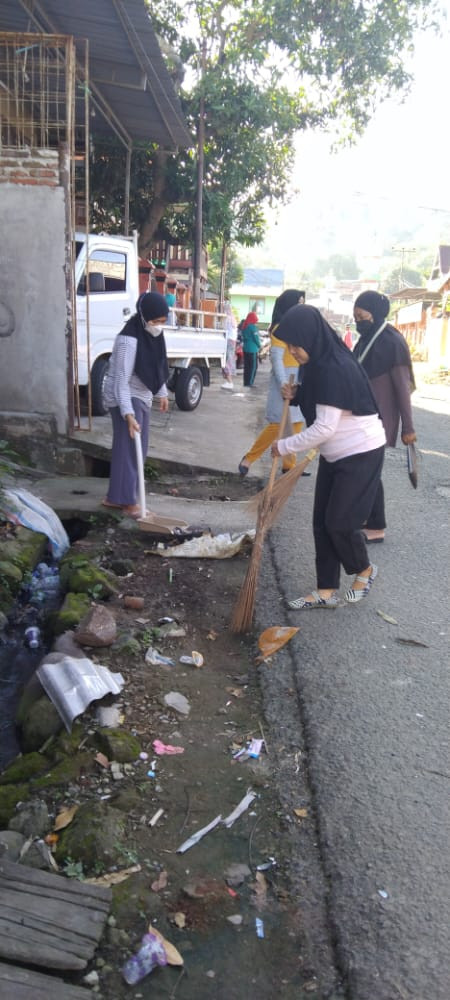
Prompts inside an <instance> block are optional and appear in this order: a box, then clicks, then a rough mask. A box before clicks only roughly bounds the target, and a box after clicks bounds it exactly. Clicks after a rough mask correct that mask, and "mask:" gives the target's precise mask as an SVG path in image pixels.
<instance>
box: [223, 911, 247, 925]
mask: <svg viewBox="0 0 450 1000" xmlns="http://www.w3.org/2000/svg"><path fill="white" fill-rule="evenodd" d="M227 920H228V922H229V923H230V924H234V926H235V927H240V926H241V924H242V920H243V917H242V915H241V914H240V913H233V914H232V915H231V917H227Z"/></svg>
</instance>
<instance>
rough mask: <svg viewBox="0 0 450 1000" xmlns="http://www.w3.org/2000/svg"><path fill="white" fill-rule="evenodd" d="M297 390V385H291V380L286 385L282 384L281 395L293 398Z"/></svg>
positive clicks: (284, 397) (285, 397)
mask: <svg viewBox="0 0 450 1000" xmlns="http://www.w3.org/2000/svg"><path fill="white" fill-rule="evenodd" d="M296 392H297V386H296V385H290V383H289V382H285V383H284V385H282V386H281V395H282V397H283V399H293V398H294V396H295V393H296Z"/></svg>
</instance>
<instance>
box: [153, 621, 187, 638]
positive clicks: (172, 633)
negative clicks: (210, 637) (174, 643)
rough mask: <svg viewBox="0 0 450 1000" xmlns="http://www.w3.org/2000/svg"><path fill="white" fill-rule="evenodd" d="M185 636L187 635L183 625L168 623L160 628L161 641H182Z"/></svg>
mask: <svg viewBox="0 0 450 1000" xmlns="http://www.w3.org/2000/svg"><path fill="white" fill-rule="evenodd" d="M185 635H187V632H186V629H185V628H183V626H182V625H177V623H176V622H166V624H165V625H161V626H160V628H159V638H160V639H182V638H183V636H185Z"/></svg>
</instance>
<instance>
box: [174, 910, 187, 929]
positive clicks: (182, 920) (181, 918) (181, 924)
mask: <svg viewBox="0 0 450 1000" xmlns="http://www.w3.org/2000/svg"><path fill="white" fill-rule="evenodd" d="M173 922H174V924H176V926H177V927H178V928H179V929H180V931H182V930H184V928H185V927H186V914H185V913H182V912H181V910H178V911H177V913H174V916H173Z"/></svg>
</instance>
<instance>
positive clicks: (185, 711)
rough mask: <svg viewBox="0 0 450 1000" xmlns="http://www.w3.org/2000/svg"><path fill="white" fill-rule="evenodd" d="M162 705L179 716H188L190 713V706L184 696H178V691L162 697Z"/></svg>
mask: <svg viewBox="0 0 450 1000" xmlns="http://www.w3.org/2000/svg"><path fill="white" fill-rule="evenodd" d="M164 704H165V705H168V706H169V708H173V709H175V712H179V713H180V715H189V712H190V711H191V706H190V704H189V702H188V700H187V698H185V697H184V694H180V692H179V691H169V694H165V695H164Z"/></svg>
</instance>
